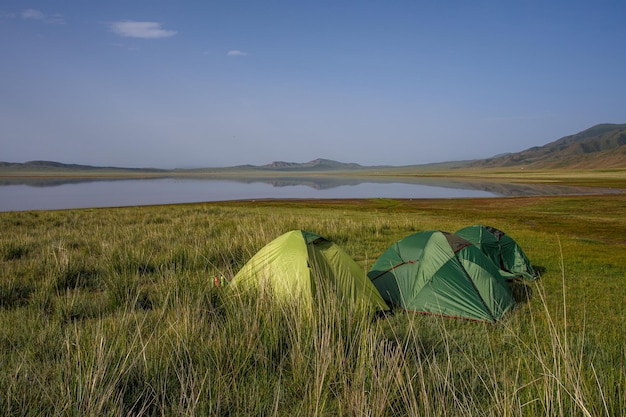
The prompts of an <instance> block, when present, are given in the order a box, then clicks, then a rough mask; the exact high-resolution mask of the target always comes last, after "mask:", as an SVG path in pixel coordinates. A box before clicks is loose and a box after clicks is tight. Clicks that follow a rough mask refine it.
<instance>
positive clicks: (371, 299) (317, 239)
mask: <svg viewBox="0 0 626 417" xmlns="http://www.w3.org/2000/svg"><path fill="white" fill-rule="evenodd" d="M230 287H231V288H235V289H237V288H238V289H243V290H246V289H253V288H256V289H264V290H266V291H267V290H269V291H271V293H272V294H273V295H274V296H275V297H276V299H277V300H283V301H291V302H295V303H298V304H300V305H303V306H305V305H306V306H309V307H310V306H312V304H313V300H314V297H316V296H319V293H320V289H321V287H325V288H326V289H328V290H329V292H322V293H323V294H327V293H333V294H336V295H337V296H338V297H339V301H340V302H344V303H354V305H362V306H363V307H365V308H366V309H368V310H369V311H371V312H376V311H386V310H389V307H388V306H387V304H386V303H385V301H384V300H383V299H382V297H381V296H380V294H379V293H378V291H377V290H376V287H374V285H373V284H372V283H371V282H370V281H369V279H368V278H367V275H366V274H365V271H363V269H362V268H361V267H360V266H359V265H358V264H357V263H356V262H355V261H354V260H353V259H352V258H351V257H350V256H349V255H348V254H347V253H346V252H345V251H344V250H343V249H341V248H340V247H339V246H338V245H336V244H335V243H333V242H331V241H330V240H328V239H326V238H324V237H322V236H320V235H317V234H315V233H311V232H307V231H303V230H292V231H290V232H287V233H285V234H283V235H281V236H279V237H277V238H276V239H274V240H273V241H271V242H270V243H268V244H267V245H266V246H264V247H263V248H262V249H261V250H259V251H258V252H257V253H256V254H255V255H254V256H253V257H252V258H251V259H250V260H249V261H248V262H247V263H246V264H245V265H244V266H243V267H242V268H241V270H240V271H239V272H238V273H237V275H235V277H234V278H233V280H232V282H231V284H230Z"/></svg>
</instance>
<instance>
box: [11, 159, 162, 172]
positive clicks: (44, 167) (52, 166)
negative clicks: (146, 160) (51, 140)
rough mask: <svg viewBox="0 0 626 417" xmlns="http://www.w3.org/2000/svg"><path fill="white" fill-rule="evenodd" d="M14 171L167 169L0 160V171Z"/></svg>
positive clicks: (141, 170) (155, 170)
mask: <svg viewBox="0 0 626 417" xmlns="http://www.w3.org/2000/svg"><path fill="white" fill-rule="evenodd" d="M3 171H5V172H7V171H10V172H15V173H49V174H55V173H63V174H67V173H70V172H92V173H102V172H109V173H114V172H118V173H132V172H150V173H162V172H166V171H167V170H163V169H156V168H120V167H99V166H93V165H80V164H64V163H61V162H54V161H28V162H24V163H18V162H2V161H0V172H3Z"/></svg>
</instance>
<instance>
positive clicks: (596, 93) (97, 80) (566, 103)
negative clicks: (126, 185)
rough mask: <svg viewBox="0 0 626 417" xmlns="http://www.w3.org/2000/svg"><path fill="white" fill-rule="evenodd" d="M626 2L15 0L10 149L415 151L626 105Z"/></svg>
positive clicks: (469, 145)
mask: <svg viewBox="0 0 626 417" xmlns="http://www.w3.org/2000/svg"><path fill="white" fill-rule="evenodd" d="M625 22H626V2H624V1H623V0H619V1H605V0H594V1H577V0H570V1H552V0H543V1H535V0H528V1H519V0H516V1H509V0H493V1H481V0H476V1H467V0H462V1H448V0H442V1H420V0H411V1H403V0H397V1H395V0H387V1H382V0H381V1H373V0H372V1H368V0H361V1H349V0H346V1H341V0H334V1H326V0H317V1H300V0H289V1H274V0H265V1H258V0H256V1H239V0H224V1H220V0H210V1H209V0H198V1H183V0H179V1H174V0H169V1H168V0H132V1H128V0H124V1H120V0H107V1H97V2H96V1H84V0H59V1H49V0H32V1H28V0H25V1H12V0H1V1H0V161H6V162H26V161H30V160H52V161H58V162H64V163H78V164H88V165H98V166H123V167H155V168H191V167H221V166H233V165H241V164H254V165H263V164H267V163H271V162H272V161H288V162H307V161H310V160H313V159H316V158H327V159H333V160H337V161H341V162H356V163H359V164H362V165H412V164H424V163H431V162H444V161H454V160H466V159H477V158H486V157H490V156H493V155H497V154H501V153H505V152H518V151H521V150H524V149H527V148H529V147H532V146H541V145H544V144H546V143H549V142H552V141H554V140H556V139H559V138H561V137H563V136H567V135H570V134H574V133H577V132H579V131H581V130H584V129H586V128H589V127H591V126H593V125H595V124H598V123H626V104H625V103H626V102H625V98H626V23H625Z"/></svg>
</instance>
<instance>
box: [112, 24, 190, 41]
mask: <svg viewBox="0 0 626 417" xmlns="http://www.w3.org/2000/svg"><path fill="white" fill-rule="evenodd" d="M111 31H112V32H113V33H116V34H118V35H120V36H125V37H128V38H142V39H159V38H169V37H171V36H174V35H176V34H177V33H178V32H176V31H175V30H165V29H163V28H162V27H161V24H160V23H158V22H137V21H134V20H124V21H119V22H113V23H111Z"/></svg>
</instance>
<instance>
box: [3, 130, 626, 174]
mask: <svg viewBox="0 0 626 417" xmlns="http://www.w3.org/2000/svg"><path fill="white" fill-rule="evenodd" d="M518 167H519V168H528V169H607V168H626V124H599V125H596V126H593V127H591V128H589V129H587V130H584V131H582V132H579V133H576V134H574V135H570V136H565V137H563V138H561V139H558V140H556V141H554V142H550V143H548V144H546V145H543V146H536V147H533V148H529V149H526V150H524V151H521V152H517V153H509V154H504V155H498V156H494V157H492V158H487V159H477V160H470V161H448V162H438V163H431V164H422V165H410V166H389V165H384V166H383V165H381V166H364V165H359V164H357V163H344V162H338V161H333V160H330V159H322V158H318V159H314V160H312V161H309V162H304V163H299V162H285V161H274V162H272V163H270V164H266V165H239V166H233V167H226V168H208V167H207V168H198V169H174V170H167V169H154V168H120V167H97V166H90V165H77V164H63V163H59V162H52V161H30V162H25V163H11V162H0V175H3V174H4V175H10V176H25V175H47V176H54V175H77V176H78V175H89V176H96V175H102V174H105V173H106V174H107V175H126V174H128V175H132V176H136V175H173V174H181V175H249V174H254V175H264V176H274V175H282V174H285V173H291V174H295V173H299V174H306V173H311V174H314V173H328V174H333V173H334V174H341V173H347V172H350V173H353V174H359V173H360V174H371V173H373V172H375V173H376V174H377V175H378V174H387V175H393V174H395V173H406V172H407V171H411V172H424V173H432V172H438V171H454V170H456V169H464V168H518Z"/></svg>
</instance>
